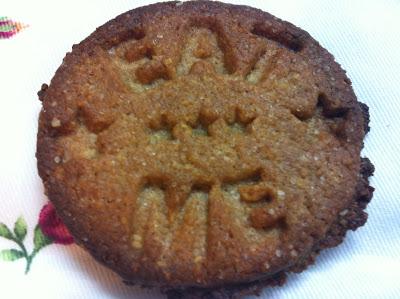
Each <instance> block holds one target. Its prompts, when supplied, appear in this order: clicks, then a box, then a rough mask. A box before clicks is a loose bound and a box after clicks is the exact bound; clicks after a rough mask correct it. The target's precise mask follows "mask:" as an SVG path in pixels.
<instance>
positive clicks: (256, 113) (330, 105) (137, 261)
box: [37, 1, 373, 298]
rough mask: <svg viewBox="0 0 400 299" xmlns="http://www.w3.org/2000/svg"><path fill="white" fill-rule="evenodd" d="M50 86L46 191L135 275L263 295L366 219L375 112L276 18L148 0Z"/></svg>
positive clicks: (201, 291) (210, 293) (43, 145)
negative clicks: (366, 154)
mask: <svg viewBox="0 0 400 299" xmlns="http://www.w3.org/2000/svg"><path fill="white" fill-rule="evenodd" d="M39 97H40V99H41V100H42V102H43V108H42V111H41V113H40V119H39V133H38V144H37V159H38V168H39V174H40V176H41V178H42V179H43V182H44V184H45V189H46V193H47V195H48V196H49V199H50V200H51V201H52V202H53V203H54V205H55V207H56V209H57V212H58V213H59V215H60V217H61V218H62V219H63V220H64V221H65V223H66V225H67V226H68V228H69V229H70V230H71V233H72V234H73V236H74V238H75V240H76V242H77V243H78V244H80V245H81V246H83V247H84V248H86V249H87V250H88V251H89V252H90V253H91V254H92V255H93V256H94V257H95V258H96V259H97V260H99V261H101V262H102V263H104V264H105V265H107V266H108V267H110V268H111V269H113V270H114V271H116V272H117V273H118V274H119V275H120V276H121V277H122V278H123V279H124V281H126V282H128V283H131V284H141V285H145V286H159V287H161V288H162V289H163V290H164V291H166V292H167V293H168V294H169V296H170V297H192V298H197V297H202V296H205V298H212V297H215V298H228V297H232V296H238V295H241V294H245V293H254V292H257V291H258V290H259V289H260V287H262V286H264V285H273V284H282V283H283V281H284V277H285V273H287V272H289V271H301V270H303V269H304V268H305V267H306V266H307V265H308V264H310V263H312V262H313V260H314V257H315V255H316V254H317V253H318V252H319V251H320V250H321V249H323V248H327V247H332V246H335V245H337V244H339V243H340V242H341V241H342V239H343V237H344V234H345V232H346V231H347V230H348V229H353V230H354V229H356V228H357V227H359V226H361V225H363V224H364V223H365V221H366V214H365V212H363V209H364V208H365V206H366V204H367V203H368V201H369V200H370V199H371V197H372V191H373V189H372V187H370V186H369V185H368V177H369V176H370V175H371V174H372V172H373V168H372V165H371V164H370V163H369V161H368V160H366V159H364V160H362V159H360V151H361V148H362V146H363V138H364V135H365V134H366V132H367V130H368V109H367V107H366V106H365V105H363V104H360V103H359V102H357V99H356V97H355V95H354V92H353V90H352V88H351V82H350V80H349V79H348V78H347V77H346V75H345V72H344V71H343V70H342V69H341V68H340V66H339V65H338V64H337V63H336V62H335V61H334V58H333V57H332V55H331V54H329V53H328V52H327V51H326V50H325V49H323V48H322V47H321V46H320V45H319V44H318V43H317V42H316V41H315V40H314V39H313V38H312V37H311V36H310V35H309V34H308V33H306V32H305V31H303V30H301V29H299V28H297V27H295V26H293V25H291V24H289V23H287V22H284V21H282V20H279V19H277V18H275V17H273V16H271V15H270V14H268V13H265V12H262V11H260V10H257V9H254V8H250V7H247V6H235V5H228V4H223V3H219V2H208V1H196V2H185V3H181V2H168V3H158V4H154V5H150V6H146V7H141V8H137V9H134V10H132V11H129V12H126V13H124V14H122V15H120V16H118V17H117V18H115V19H114V20H112V21H110V22H108V23H106V24H105V25H103V26H101V27H100V28H98V29H97V30H96V31H95V32H94V33H93V34H91V35H90V36H89V37H88V38H87V39H85V40H84V41H82V42H81V43H80V44H78V45H75V46H73V50H72V52H71V53H68V54H67V55H66V57H65V59H64V61H63V63H62V65H61V66H60V67H59V69H58V70H57V72H56V74H55V76H54V77H53V79H52V81H51V83H50V85H49V86H47V85H44V86H43V87H42V90H41V91H40V92H39Z"/></svg>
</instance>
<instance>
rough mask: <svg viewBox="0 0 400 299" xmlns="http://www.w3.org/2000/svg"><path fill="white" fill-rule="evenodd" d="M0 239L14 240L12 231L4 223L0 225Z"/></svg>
mask: <svg viewBox="0 0 400 299" xmlns="http://www.w3.org/2000/svg"><path fill="white" fill-rule="evenodd" d="M0 237H3V238H6V239H9V240H12V239H13V234H12V232H11V231H10V229H9V228H8V227H7V225H5V224H4V223H0Z"/></svg>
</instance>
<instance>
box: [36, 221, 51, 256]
mask: <svg viewBox="0 0 400 299" xmlns="http://www.w3.org/2000/svg"><path fill="white" fill-rule="evenodd" d="M51 243H53V241H52V240H51V239H50V238H48V237H46V236H45V235H44V234H43V232H42V230H41V229H40V226H39V225H36V227H35V232H34V236H33V244H34V251H35V252H38V251H39V250H40V249H42V248H43V247H45V246H47V245H49V244H51Z"/></svg>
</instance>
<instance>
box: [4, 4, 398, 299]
mask: <svg viewBox="0 0 400 299" xmlns="http://www.w3.org/2000/svg"><path fill="white" fill-rule="evenodd" d="M230 2H232V3H243V4H244V3H246V4H248V5H251V6H255V7H258V8H261V9H263V10H266V11H269V12H271V13H272V14H274V15H276V16H278V17H280V18H282V19H285V20H288V21H290V22H292V23H294V24H296V25H298V26H300V27H301V28H303V29H305V30H307V31H308V32H309V33H310V34H311V35H312V36H314V37H315V38H316V39H317V40H318V41H319V42H320V43H321V44H322V45H323V46H324V47H326V48H327V49H328V50H329V51H330V52H331V53H333V54H334V56H335V57H336V59H337V61H338V62H339V63H340V64H342V66H343V68H345V69H346V70H347V72H348V75H349V77H350V78H351V80H352V82H353V86H354V90H355V92H356V94H357V96H358V98H359V100H360V101H363V102H365V103H367V104H368V106H369V107H370V113H371V128H372V129H371V132H370V133H369V135H368V137H367V138H366V141H365V149H364V151H363V154H364V155H366V156H368V157H369V158H370V159H371V160H372V161H373V163H374V164H375V167H376V172H375V176H374V177H373V178H372V180H371V182H372V185H373V186H374V187H375V188H376V191H375V194H374V198H373V200H372V202H371V204H370V205H369V206H368V209H367V211H368V213H369V219H368V222H367V224H366V226H364V227H363V228H361V229H359V231H357V232H356V233H349V234H348V236H347V238H346V240H345V242H344V243H343V244H342V245H341V246H340V247H337V248H335V249H330V250H327V251H325V252H323V253H322V254H321V255H320V256H319V257H318V259H317V263H316V265H315V266H311V267H310V268H309V269H308V270H307V271H305V272H304V273H302V274H300V275H297V274H293V275H290V276H289V279H288V283H287V284H286V285H285V286H284V287H282V288H273V289H268V290H265V291H264V292H263V294H262V295H263V298H308V299H310V298H400V283H399V278H400V275H399V271H400V235H399V229H400V213H399V211H400V189H399V187H398V185H399V178H400V163H399V158H398V155H399V146H400V141H399V136H400V117H399V116H400V103H399V101H400V98H399V97H400V34H399V29H400V1H398V0H379V1H376V0H375V1H374V0H352V1H348V0H337V1H330V0H323V1H311V0H297V1H290V0H270V1H230ZM148 3H150V1H106V0H101V1H100V0H98V1H73V0H68V1H55V0H48V1H46V0H36V1H23V0H2V1H1V2H0V16H8V17H11V18H13V19H15V20H18V21H21V22H23V23H25V24H29V27H28V28H27V29H25V30H23V31H22V32H21V33H19V34H18V35H16V36H15V37H13V38H12V39H9V40H0V140H1V141H0V142H1V143H0V205H1V207H0V222H4V223H6V224H8V225H9V226H12V225H13V223H14V221H15V220H16V219H17V217H18V216H20V215H23V216H24V217H25V219H26V220H27V222H28V237H27V241H26V244H27V246H28V248H29V250H30V249H31V247H32V245H31V240H32V229H33V227H34V226H35V225H36V223H37V220H38V213H39V210H40V208H41V207H42V206H43V204H44V203H45V202H46V197H45V196H44V195H43V187H42V184H41V181H40V179H39V177H38V175H37V170H36V160H35V158H34V154H35V142H36V130H37V117H38V112H39V110H40V102H39V101H38V99H37V96H36V92H37V91H38V89H39V88H40V86H41V84H42V83H43V82H47V83H48V82H49V80H50V79H51V77H52V76H53V74H54V72H55V70H56V69H57V67H58V66H59V65H60V63H61V61H62V58H63V57H64V55H65V53H66V52H67V51H69V50H70V49H71V46H72V44H74V43H77V42H79V41H80V40H82V39H83V38H84V37H86V36H87V35H89V34H90V33H91V32H92V31H93V30H94V29H95V28H96V27H97V26H99V25H101V24H103V23H104V22H106V21H107V20H109V19H111V18H113V17H115V16H116V15H118V14H120V13H122V12H124V11H126V10H129V9H131V8H134V7H137V6H140V5H144V4H148ZM10 245H12V243H11V242H9V241H7V240H5V239H3V238H0V250H1V249H5V248H8V247H9V246H10ZM23 271H24V261H23V260H20V261H15V262H3V261H0V282H1V283H0V297H1V298H43V299H45V298H162V295H160V293H159V292H158V291H157V290H140V289H138V288H134V287H127V286H125V285H124V284H122V283H121V281H120V279H119V278H118V277H117V276H116V275H115V274H113V273H112V272H111V271H109V270H107V269H105V268H104V267H102V266H100V265H99V264H98V263H97V262H95V261H94V260H93V259H92V258H90V256H89V255H88V254H87V253H85V252H84V251H83V250H81V249H80V248H78V247H77V246H76V245H72V246H61V245H51V246H48V247H46V248H44V249H43V250H42V251H41V252H39V254H38V255H37V256H36V257H35V259H34V261H33V264H32V269H31V272H30V273H29V274H27V275H24V273H23Z"/></svg>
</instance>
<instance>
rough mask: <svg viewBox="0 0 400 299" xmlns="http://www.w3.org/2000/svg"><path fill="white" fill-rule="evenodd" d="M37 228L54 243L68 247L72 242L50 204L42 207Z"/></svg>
mask: <svg viewBox="0 0 400 299" xmlns="http://www.w3.org/2000/svg"><path fill="white" fill-rule="evenodd" d="M39 226H40V228H41V230H42V232H43V234H44V235H45V236H46V237H48V238H50V239H51V240H52V241H53V242H54V243H57V244H63V245H68V244H71V243H73V242H74V239H73V238H72V236H71V234H70V233H69V231H68V229H67V227H66V226H65V224H64V223H63V222H62V221H61V219H60V218H59V217H58V216H57V214H56V210H55V209H54V207H53V205H52V204H51V203H48V204H46V205H44V206H43V208H42V210H41V211H40V215H39Z"/></svg>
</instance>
